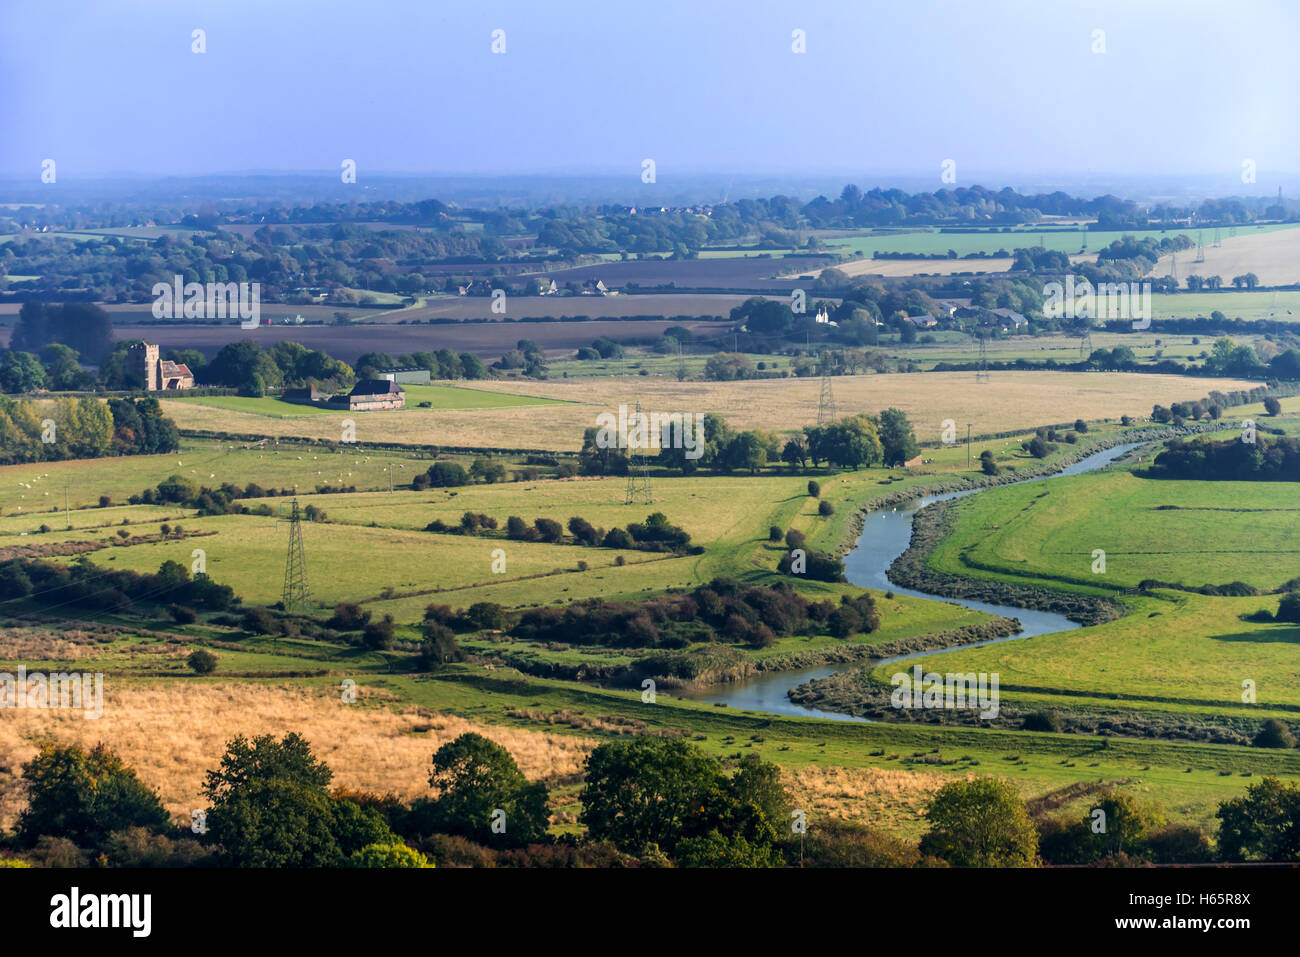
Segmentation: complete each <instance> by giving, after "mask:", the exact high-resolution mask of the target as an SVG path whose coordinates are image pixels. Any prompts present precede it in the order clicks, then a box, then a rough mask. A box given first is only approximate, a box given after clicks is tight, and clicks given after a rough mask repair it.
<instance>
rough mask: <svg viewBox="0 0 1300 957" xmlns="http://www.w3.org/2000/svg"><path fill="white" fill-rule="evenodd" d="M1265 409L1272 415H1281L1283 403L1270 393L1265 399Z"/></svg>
mask: <svg viewBox="0 0 1300 957" xmlns="http://www.w3.org/2000/svg"><path fill="white" fill-rule="evenodd" d="M1264 411H1265V412H1267V413H1268V414H1269V415H1272V416H1278V415H1281V414H1282V403H1281V402H1279V401H1278V400H1277V399H1276V398H1274V397H1273V396H1271V395H1270V396H1269V397H1268V398H1267V399H1265V400H1264Z"/></svg>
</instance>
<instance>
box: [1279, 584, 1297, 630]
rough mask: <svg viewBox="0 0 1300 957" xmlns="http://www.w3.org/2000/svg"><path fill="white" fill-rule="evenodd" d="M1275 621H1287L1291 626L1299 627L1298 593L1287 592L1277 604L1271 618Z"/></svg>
mask: <svg viewBox="0 0 1300 957" xmlns="http://www.w3.org/2000/svg"><path fill="white" fill-rule="evenodd" d="M1273 618H1274V620H1276V621H1287V622H1290V623H1291V624H1293V625H1300V591H1293V592H1287V594H1285V595H1283V596H1282V600H1281V601H1280V602H1278V605H1277V613H1276V614H1275V615H1274V616H1273Z"/></svg>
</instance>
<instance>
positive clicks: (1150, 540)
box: [931, 471, 1300, 591]
mask: <svg viewBox="0 0 1300 957" xmlns="http://www.w3.org/2000/svg"><path fill="white" fill-rule="evenodd" d="M1298 493H1300V488H1297V487H1296V486H1295V485H1294V484H1292V483H1278V482H1195V481H1169V480H1159V479H1147V478H1139V477H1137V475H1135V474H1134V473H1133V472H1131V471H1119V472H1092V473H1089V474H1087V475H1073V476H1070V477H1068V478H1061V479H1056V480H1053V481H1051V482H1047V483H1043V484H1029V485H1013V486H1007V487H1005V488H999V489H992V490H990V491H988V492H984V493H982V494H980V495H975V496H971V497H970V498H967V499H964V500H962V501H959V502H956V503H954V504H953V505H952V506H951V508H952V510H953V512H954V513H955V514H956V516H957V525H956V528H955V531H954V533H953V534H952V535H951V536H950V537H949V538H947V539H945V540H944V541H943V543H942V544H941V545H940V546H939V547H938V548H936V549H935V551H934V552H933V553H932V556H931V565H932V566H933V567H935V568H937V569H939V570H942V571H948V572H954V573H957V574H962V575H966V576H968V577H973V578H993V579H998V578H1012V579H1016V580H1022V579H1023V580H1027V581H1031V582H1033V583H1034V584H1042V583H1045V582H1056V583H1059V584H1064V585H1069V586H1074V587H1080V588H1084V589H1087V590H1089V591H1092V590H1102V591H1107V590H1118V589H1127V588H1133V587H1135V586H1136V585H1137V584H1138V583H1139V582H1141V581H1144V580H1146V579H1156V580H1158V581H1165V582H1174V583H1178V584H1183V585H1187V586H1189V587H1197V586H1200V585H1208V584H1224V583H1226V582H1232V581H1244V582H1247V583H1248V584H1251V585H1254V586H1255V587H1256V588H1259V589H1261V590H1266V589H1271V588H1276V587H1277V586H1278V585H1280V584H1282V583H1283V582H1284V581H1287V580H1289V579H1292V578H1294V577H1296V574H1297V572H1300V494H1298ZM1209 527H1213V529H1214V532H1213V534H1212V535H1210V536H1207V534H1206V529H1207V528H1209ZM1097 549H1100V550H1102V551H1104V552H1105V557H1106V571H1105V573H1104V574H1094V573H1093V572H1092V571H1091V567H1092V565H1093V552H1094V551H1095V550H1097Z"/></svg>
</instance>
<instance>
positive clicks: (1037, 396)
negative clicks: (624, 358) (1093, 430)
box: [163, 372, 1258, 451]
mask: <svg viewBox="0 0 1300 957" xmlns="http://www.w3.org/2000/svg"><path fill="white" fill-rule="evenodd" d="M1257 384H1258V383H1253V382H1247V381H1245V380H1241V379H1209V378H1189V377H1184V376H1159V375H1130V374H1118V373H1116V374H1106V373H1060V372H995V373H993V376H992V381H991V382H988V383H976V381H975V376H974V373H971V372H951V373H949V372H943V373H933V372H932V373H926V374H924V375H906V374H889V375H863V376H840V377H837V378H836V379H835V380H834V390H835V402H836V408H837V410H838V412H839V414H840V415H847V414H849V413H854V412H872V413H875V412H879V411H880V410H881V409H885V408H889V407H891V406H892V407H895V408H899V409H902V410H903V411H904V412H906V413H907V414H908V416H909V417H910V418H911V419H912V422H913V424H914V425H915V428H916V435H917V438H918V439H920V440H921V441H922V442H926V441H930V442H933V441H937V440H938V439H939V437H940V434H941V432H942V429H943V420H945V419H952V420H953V421H954V422H956V423H957V424H958V428H959V430H961V431H963V432H964V431H965V424H966V423H967V422H969V423H971V427H972V431H973V432H974V434H976V435H979V434H988V433H997V432H1009V431H1012V430H1015V429H1025V428H1031V427H1034V426H1037V425H1044V424H1048V423H1058V422H1072V421H1074V419H1076V418H1080V417H1082V418H1084V419H1103V418H1118V417H1119V416H1121V415H1132V416H1145V415H1148V414H1150V411H1151V406H1152V405H1154V404H1156V403H1159V404H1161V405H1169V404H1170V403H1171V402H1179V401H1189V400H1193V399H1199V398H1201V397H1202V396H1205V395H1207V394H1208V393H1209V392H1210V391H1211V390H1214V389H1218V390H1220V391H1225V392H1226V391H1230V390H1234V389H1248V388H1251V387H1253V386H1255V385H1257ZM474 387H475V388H483V389H491V390H496V391H500V392H509V393H511V394H515V395H531V396H536V397H538V398H545V399H563V400H565V401H566V402H568V403H571V404H568V405H538V406H536V407H533V408H530V407H526V406H525V407H520V408H517V409H515V410H513V411H512V414H510V415H508V416H503V415H501V413H500V411H499V410H491V409H473V410H461V411H436V410H421V409H415V410H411V409H405V410H401V411H397V412H369V413H363V414H359V415H356V416H355V417H354V418H355V421H356V438H357V441H360V442H365V441H385V442H411V443H427V444H433V445H444V446H467V447H476V448H503V449H552V450H556V451H573V450H577V449H578V448H580V447H581V445H582V433H583V430H584V429H586V428H589V427H593V426H595V425H596V416H597V415H599V414H600V413H601V412H606V411H609V412H615V413H616V412H617V410H618V406H619V404H620V403H622V404H626V405H628V406H634V405H635V403H636V402H637V401H638V400H640V402H641V403H642V405H643V407H645V408H646V409H647V410H648V411H658V412H665V413H668V412H682V413H687V412H691V413H694V412H704V413H709V412H712V413H716V414H718V415H721V416H722V417H723V418H725V419H726V420H727V422H728V423H729V424H730V425H731V427H732V428H737V429H753V428H764V429H771V430H773V431H791V430H795V429H801V428H803V427H804V426H806V425H814V424H816V422H817V406H818V396H819V393H820V387H821V386H820V381H819V380H818V379H815V378H807V379H763V380H757V381H747V382H689V381H688V382H677V381H675V380H670V379H666V378H654V377H648V376H647V377H631V378H627V379H617V378H610V379H604V380H592V379H584V380H582V381H573V382H566V381H563V380H551V381H544V382H536V381H531V380H526V379H522V380H499V381H491V382H482V383H477V384H475V386H474ZM163 408H164V410H165V412H166V414H167V415H169V416H170V417H172V418H173V419H174V420H175V421H176V424H177V426H179V427H180V428H182V429H210V430H214V431H232V432H240V433H255V434H259V435H272V436H283V435H292V436H310V437H313V438H322V439H332V440H335V441H337V440H338V439H339V438H340V425H339V422H340V421H341V419H342V416H339V417H335V416H325V415H304V416H302V417H300V418H296V417H290V418H280V419H272V418H268V417H267V416H262V415H253V414H247V413H239V412H234V411H228V410H223V409H214V408H209V407H204V406H200V405H197V404H194V403H190V402H175V401H165V400H164V402H163Z"/></svg>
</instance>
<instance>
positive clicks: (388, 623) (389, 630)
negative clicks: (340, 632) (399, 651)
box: [361, 615, 394, 651]
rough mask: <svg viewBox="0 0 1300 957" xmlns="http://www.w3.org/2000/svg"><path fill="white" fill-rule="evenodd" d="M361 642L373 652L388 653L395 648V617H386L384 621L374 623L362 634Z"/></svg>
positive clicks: (367, 626)
mask: <svg viewBox="0 0 1300 957" xmlns="http://www.w3.org/2000/svg"><path fill="white" fill-rule="evenodd" d="M361 642H362V644H364V645H365V646H366V647H367V648H369V649H370V650H371V651H388V650H389V649H391V648H392V647H393V642H394V638H393V616H392V615H385V616H384V617H383V620H382V621H372V622H370V624H368V625H366V630H365V631H364V632H362V634H361Z"/></svg>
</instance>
